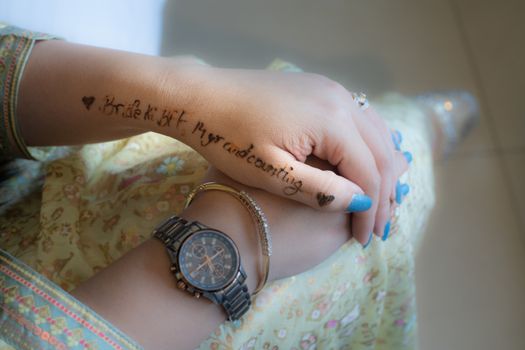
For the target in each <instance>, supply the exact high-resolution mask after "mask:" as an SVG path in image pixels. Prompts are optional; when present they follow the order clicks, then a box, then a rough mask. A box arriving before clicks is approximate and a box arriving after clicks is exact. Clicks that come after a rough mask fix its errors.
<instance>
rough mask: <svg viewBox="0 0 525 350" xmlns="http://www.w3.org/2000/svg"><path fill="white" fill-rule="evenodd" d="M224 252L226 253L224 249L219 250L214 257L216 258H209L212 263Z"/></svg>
mask: <svg viewBox="0 0 525 350" xmlns="http://www.w3.org/2000/svg"><path fill="white" fill-rule="evenodd" d="M223 252H224V250H223V249H221V250H219V251H218V252H217V253H215V255H214V256H212V257H211V258H209V259H210V261H211V260H213V259H215V258H216V257H217V256H218V255H219V254H222V253H223Z"/></svg>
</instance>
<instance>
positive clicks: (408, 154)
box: [403, 151, 412, 164]
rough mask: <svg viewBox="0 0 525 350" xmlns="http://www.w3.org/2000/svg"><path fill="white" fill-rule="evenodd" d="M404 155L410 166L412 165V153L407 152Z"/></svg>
mask: <svg viewBox="0 0 525 350" xmlns="http://www.w3.org/2000/svg"><path fill="white" fill-rule="evenodd" d="M403 155H404V156H405V158H406V160H407V163H408V164H410V163H412V153H410V152H408V151H405V152H403Z"/></svg>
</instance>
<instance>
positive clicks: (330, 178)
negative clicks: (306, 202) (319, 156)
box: [314, 170, 337, 195]
mask: <svg viewBox="0 0 525 350" xmlns="http://www.w3.org/2000/svg"><path fill="white" fill-rule="evenodd" d="M321 174H322V176H321V179H318V184H319V185H318V192H322V193H326V194H332V193H331V192H333V188H334V185H335V184H336V182H337V175H336V174H335V173H334V172H333V171H332V170H324V171H323V172H322V173H321ZM316 193H317V192H316ZM316 193H314V195H315V194H316Z"/></svg>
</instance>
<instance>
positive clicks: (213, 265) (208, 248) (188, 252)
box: [179, 230, 240, 291]
mask: <svg viewBox="0 0 525 350" xmlns="http://www.w3.org/2000/svg"><path fill="white" fill-rule="evenodd" d="M239 264H240V262H239V258H238V253H237V248H236V246H235V244H234V243H233V241H232V240H231V239H230V238H229V237H228V236H226V235H225V234H223V233H222V232H218V231H212V230H202V231H199V232H197V233H195V234H193V235H191V236H190V237H189V238H188V239H186V240H185V241H184V242H183V243H182V246H181V248H180V250H179V267H180V271H181V273H182V274H183V275H184V277H185V278H186V279H187V280H188V282H190V283H191V284H192V285H194V286H195V287H197V288H199V289H203V290H206V291H214V290H218V289H221V288H223V287H224V286H226V285H228V284H229V283H230V282H231V281H232V280H233V278H234V277H235V274H236V273H237V271H238V269H239Z"/></svg>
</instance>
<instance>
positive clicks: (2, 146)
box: [0, 22, 57, 160]
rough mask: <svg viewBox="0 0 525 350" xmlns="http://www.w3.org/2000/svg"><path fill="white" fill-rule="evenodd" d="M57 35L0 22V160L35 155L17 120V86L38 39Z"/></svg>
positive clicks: (29, 157) (47, 38)
mask: <svg viewBox="0 0 525 350" xmlns="http://www.w3.org/2000/svg"><path fill="white" fill-rule="evenodd" d="M49 39H57V38H56V37H54V36H51V35H48V34H44V33H38V32H32V31H28V30H24V29H21V28H17V27H14V26H10V25H8V24H5V23H2V22H0V122H1V123H2V126H1V127H0V160H1V159H9V158H16V157H23V158H28V159H33V157H32V156H31V154H30V153H29V151H28V149H27V147H26V145H25V142H24V140H23V138H22V136H21V134H20V129H19V127H18V124H17V121H16V105H17V95H18V87H19V84H20V80H21V77H22V74H23V73H24V67H25V64H26V63H27V59H28V58H29V55H30V54H31V50H32V48H33V46H34V44H35V42H36V41H37V40H49Z"/></svg>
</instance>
